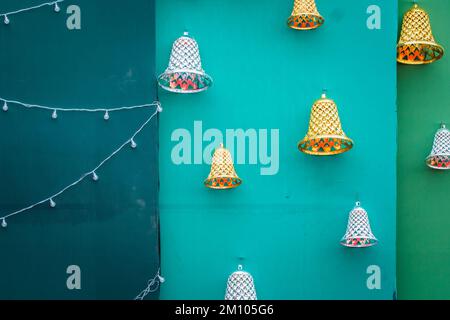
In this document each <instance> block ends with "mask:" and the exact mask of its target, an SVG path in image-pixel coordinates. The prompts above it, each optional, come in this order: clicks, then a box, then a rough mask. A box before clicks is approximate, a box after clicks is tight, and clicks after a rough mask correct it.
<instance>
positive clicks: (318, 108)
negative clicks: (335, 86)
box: [298, 93, 353, 156]
mask: <svg viewBox="0 0 450 320" xmlns="http://www.w3.org/2000/svg"><path fill="white" fill-rule="evenodd" d="M352 147H353V141H352V140H351V139H350V138H348V137H347V136H346V135H345V133H344V131H343V130H342V126H341V120H340V119H339V114H338V109H337V106H336V103H335V102H334V101H333V100H332V99H328V98H327V97H326V95H325V93H324V94H322V97H321V98H320V99H319V100H317V101H316V102H314V104H313V106H312V110H311V117H310V120H309V129H308V133H307V134H306V136H305V137H304V138H303V140H301V141H300V142H299V143H298V149H299V150H300V151H302V152H304V153H307V154H312V155H318V156H329V155H334V154H339V153H343V152H346V151H348V150H350V149H351V148H352Z"/></svg>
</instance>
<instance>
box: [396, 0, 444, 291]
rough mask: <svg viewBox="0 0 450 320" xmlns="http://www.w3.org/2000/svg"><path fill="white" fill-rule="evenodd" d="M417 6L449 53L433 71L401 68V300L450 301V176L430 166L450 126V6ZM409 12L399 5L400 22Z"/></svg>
mask: <svg viewBox="0 0 450 320" xmlns="http://www.w3.org/2000/svg"><path fill="white" fill-rule="evenodd" d="M418 3H419V5H421V6H422V7H423V8H424V9H425V10H426V11H427V12H428V13H429V15H430V19H431V25H432V29H433V34H434V37H435V39H436V41H437V42H438V43H439V44H440V45H442V46H443V47H444V49H445V50H446V53H445V54H444V57H443V58H442V59H441V60H439V61H437V62H435V63H432V64H430V65H425V66H406V65H399V66H398V123H399V136H398V139H399V140H398V143H399V145H398V147H399V151H398V152H399V157H398V228H397V232H398V233H397V241H398V248H397V253H398V268H397V273H398V294H399V298H401V299H450V283H449V281H448V279H449V278H450V268H449V266H450V254H449V252H450V234H449V232H448V230H449V229H450V214H449V213H450V210H449V209H448V208H447V207H448V199H449V197H450V193H449V183H450V175H449V172H440V171H435V170H432V169H430V168H428V167H427V166H426V165H425V158H426V156H428V154H429V153H430V151H431V147H432V144H433V138H434V134H435V132H436V130H437V129H438V128H439V126H440V123H441V122H442V121H443V122H446V123H447V127H448V126H449V125H450V106H449V103H448V101H449V100H450V92H449V88H450V78H449V74H450V59H449V49H450V34H449V32H448V30H449V29H448V13H449V12H450V2H449V1H442V0H428V1H420V2H418ZM410 6H411V3H410V1H406V0H401V1H400V2H399V21H401V19H402V16H403V14H404V13H405V12H406V11H407V10H408V9H409V7H410Z"/></svg>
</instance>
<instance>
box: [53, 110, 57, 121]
mask: <svg viewBox="0 0 450 320" xmlns="http://www.w3.org/2000/svg"><path fill="white" fill-rule="evenodd" d="M57 118H58V113H57V112H56V110H53V113H52V119H57Z"/></svg>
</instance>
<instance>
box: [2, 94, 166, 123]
mask: <svg viewBox="0 0 450 320" xmlns="http://www.w3.org/2000/svg"><path fill="white" fill-rule="evenodd" d="M1 101H3V103H4V105H3V110H4V111H7V110H8V104H9V105H15V106H18V107H22V108H26V109H40V110H47V111H51V112H53V113H54V112H91V113H99V112H102V113H104V116H103V118H104V119H105V120H109V117H110V113H111V112H117V111H125V110H133V109H142V108H149V107H154V106H155V105H156V106H159V103H156V102H153V103H146V104H140V105H134V106H127V107H113V108H60V107H56V108H55V107H51V106H42V105H38V104H30V103H25V102H21V101H16V100H9V99H5V98H2V97H0V102H1ZM5 106H6V110H5ZM158 112H162V108H161V107H159V109H158Z"/></svg>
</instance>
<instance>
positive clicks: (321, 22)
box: [286, 12, 325, 31]
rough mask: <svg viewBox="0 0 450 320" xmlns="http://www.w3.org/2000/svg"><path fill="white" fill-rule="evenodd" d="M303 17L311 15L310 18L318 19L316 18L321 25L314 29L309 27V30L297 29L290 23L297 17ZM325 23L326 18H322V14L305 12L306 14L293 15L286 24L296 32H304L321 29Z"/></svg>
mask: <svg viewBox="0 0 450 320" xmlns="http://www.w3.org/2000/svg"><path fill="white" fill-rule="evenodd" d="M302 15H309V16H313V17H316V18H318V19H319V21H320V23H318V24H317V25H316V26H314V27H308V28H297V27H293V26H292V25H291V23H290V21H291V20H292V19H294V18H295V17H300V16H302ZM324 23H325V18H324V17H322V15H320V14H315V13H309V12H304V13H300V14H296V15H292V14H291V15H290V16H289V18H288V19H287V21H286V24H287V26H288V27H289V28H291V29H294V30H303V31H306V30H314V29H317V28H319V27H321V26H322V25H323V24H324Z"/></svg>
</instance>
